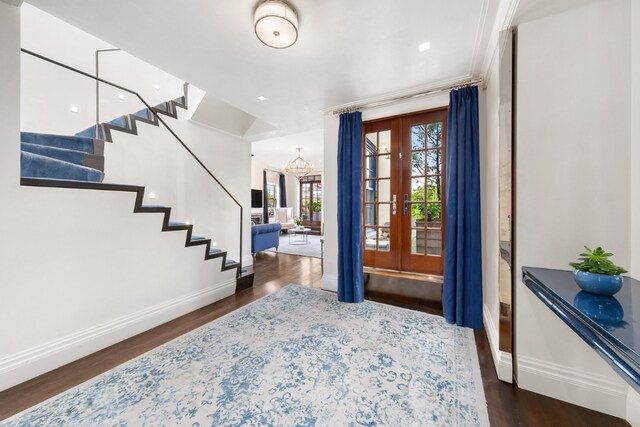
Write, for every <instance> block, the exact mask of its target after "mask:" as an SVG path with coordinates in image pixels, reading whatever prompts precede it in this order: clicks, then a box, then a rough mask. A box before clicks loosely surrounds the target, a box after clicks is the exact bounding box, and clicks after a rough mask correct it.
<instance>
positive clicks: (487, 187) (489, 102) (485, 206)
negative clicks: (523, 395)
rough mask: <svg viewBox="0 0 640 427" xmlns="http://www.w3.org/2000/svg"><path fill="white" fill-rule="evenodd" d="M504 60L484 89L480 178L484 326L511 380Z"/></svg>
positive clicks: (502, 374)
mask: <svg viewBox="0 0 640 427" xmlns="http://www.w3.org/2000/svg"><path fill="white" fill-rule="evenodd" d="M499 69H500V62H499V60H498V55H497V54H496V56H495V59H494V61H493V63H492V64H491V68H490V70H489V75H488V76H487V88H486V90H484V91H480V94H481V96H480V100H479V103H480V162H481V165H480V171H481V174H480V179H481V189H480V191H481V200H480V201H481V204H482V206H481V210H482V292H483V301H484V305H483V314H484V316H483V317H484V319H483V320H484V327H485V330H486V332H487V337H488V339H489V344H490V347H491V352H492V356H493V361H494V364H495V367H496V371H497V372H498V377H499V378H500V379H501V380H504V381H509V382H511V364H510V363H509V362H508V360H509V359H510V357H509V355H508V354H504V353H502V352H500V350H499V329H498V328H499V324H500V301H499V291H500V287H499V280H498V263H499V254H500V244H499V240H500V236H499V229H498V227H499V197H498V196H499V194H498V193H499V181H498V176H499V161H500V159H499V133H500V132H499V103H500V98H499V95H500V93H499V92H500V91H499V87H500V75H499Z"/></svg>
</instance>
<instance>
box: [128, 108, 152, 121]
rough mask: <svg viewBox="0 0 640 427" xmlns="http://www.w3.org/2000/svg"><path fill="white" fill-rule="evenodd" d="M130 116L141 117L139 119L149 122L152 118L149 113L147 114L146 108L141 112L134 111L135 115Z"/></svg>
mask: <svg viewBox="0 0 640 427" xmlns="http://www.w3.org/2000/svg"><path fill="white" fill-rule="evenodd" d="M132 115H133V116H136V117H141V118H143V119H146V120H151V118H152V115H151V113H150V112H149V109H148V108H143V109H142V110H140V111H136V112H135V113H133V114H132Z"/></svg>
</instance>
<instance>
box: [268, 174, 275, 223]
mask: <svg viewBox="0 0 640 427" xmlns="http://www.w3.org/2000/svg"><path fill="white" fill-rule="evenodd" d="M277 189H278V187H277V186H276V185H275V184H272V183H270V182H268V183H267V209H268V212H269V222H274V221H272V220H275V217H276V207H278V191H277Z"/></svg>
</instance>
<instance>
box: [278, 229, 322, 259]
mask: <svg viewBox="0 0 640 427" xmlns="http://www.w3.org/2000/svg"><path fill="white" fill-rule="evenodd" d="M306 237H307V238H308V239H309V244H308V245H300V244H295V243H294V242H295V241H296V240H297V241H300V240H302V239H303V236H291V242H292V243H289V235H287V234H284V235H282V236H280V246H278V250H277V251H276V250H275V248H272V249H267V250H266V252H278V253H281V254H288V255H299V256H309V257H313V258H320V257H321V248H320V237H321V236H306Z"/></svg>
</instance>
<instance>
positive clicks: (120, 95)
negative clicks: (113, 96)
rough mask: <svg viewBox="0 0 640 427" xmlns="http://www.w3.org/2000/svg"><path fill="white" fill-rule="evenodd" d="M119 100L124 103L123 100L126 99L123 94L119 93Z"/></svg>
mask: <svg viewBox="0 0 640 427" xmlns="http://www.w3.org/2000/svg"><path fill="white" fill-rule="evenodd" d="M118 99H119V100H121V101H122V100H123V99H124V95H123V94H121V93H119V94H118Z"/></svg>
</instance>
